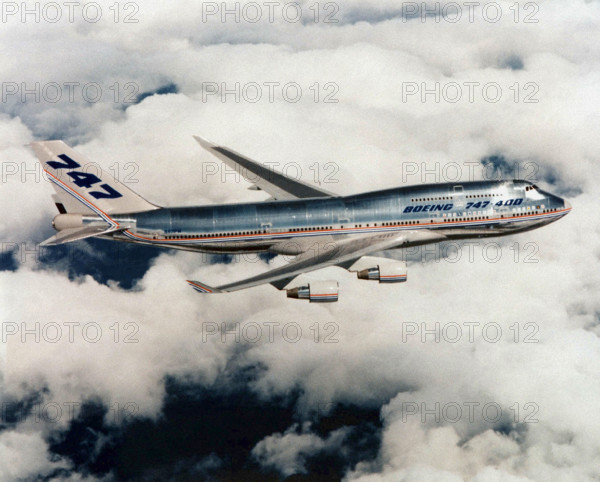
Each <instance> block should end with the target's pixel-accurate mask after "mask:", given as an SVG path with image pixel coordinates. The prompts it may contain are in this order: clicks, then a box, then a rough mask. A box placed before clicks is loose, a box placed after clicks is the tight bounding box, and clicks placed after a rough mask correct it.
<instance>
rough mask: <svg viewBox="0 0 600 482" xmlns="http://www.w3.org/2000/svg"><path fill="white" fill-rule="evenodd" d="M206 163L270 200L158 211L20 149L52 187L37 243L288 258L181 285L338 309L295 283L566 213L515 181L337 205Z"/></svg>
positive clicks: (48, 155)
mask: <svg viewBox="0 0 600 482" xmlns="http://www.w3.org/2000/svg"><path fill="white" fill-rule="evenodd" d="M194 138H195V139H196V141H197V142H198V143H199V144H200V146H202V147H203V148H204V149H206V150H207V151H208V152H210V153H211V154H212V155H214V156H215V157H217V158H218V159H220V160H221V161H223V162H224V163H225V164H226V165H228V166H229V167H231V168H234V169H235V170H236V171H237V172H238V173H239V174H240V175H241V176H242V177H243V178H244V179H245V180H247V181H248V182H250V183H251V184H253V186H252V187H250V189H255V190H263V191H265V192H267V193H268V194H269V195H270V196H271V198H269V199H267V200H265V201H261V202H253V203H238V204H225V205H206V206H191V207H160V206H157V205H156V204H153V203H151V202H149V201H147V200H146V199H144V198H142V197H141V196H139V195H138V194H136V193H135V192H133V191H132V190H130V189H129V188H128V187H126V186H125V185H123V184H122V183H120V182H119V181H118V180H116V179H114V178H113V177H112V176H110V175H109V174H107V173H106V172H102V173H97V174H98V175H96V174H94V173H92V172H88V170H89V169H88V170H86V169H85V166H86V164H87V163H88V161H87V160H86V159H85V158H84V157H83V156H81V155H80V154H78V153H77V152H75V151H74V150H73V149H72V148H71V147H69V146H68V145H67V144H65V143H64V142H62V141H59V140H56V141H41V142H33V143H32V144H31V147H32V149H33V151H34V152H35V154H36V156H37V158H38V159H39V161H40V163H41V165H42V168H43V170H44V171H45V172H46V173H47V177H48V178H49V179H50V181H52V183H53V187H54V189H55V194H54V196H53V198H54V202H55V205H56V207H57V209H58V211H59V214H58V215H57V216H56V217H55V218H54V220H53V222H52V225H53V227H54V229H55V230H56V231H57V233H56V234H55V235H54V236H52V237H51V238H49V239H47V240H46V241H44V242H43V243H41V245H44V246H47V245H58V244H62V243H68V242H72V241H76V240H81V239H86V238H91V237H97V238H101V239H110V240H113V241H122V242H128V243H138V244H144V245H149V246H158V247H162V248H175V249H182V250H188V251H196V252H207V253H216V254H219V253H220V254H223V253H227V254H236V253H264V252H266V253H272V254H276V255H292V256H294V258H293V260H292V261H290V262H289V263H288V264H286V265H284V266H281V267H278V268H274V269H271V270H268V271H266V272H264V273H261V274H259V275H256V276H252V277H250V278H247V279H243V280H241V281H234V282H232V283H228V284H225V285H223V286H218V287H211V286H209V285H207V284H205V283H203V282H200V281H193V280H188V281H187V282H188V283H189V285H190V286H191V287H192V288H193V289H195V290H196V291H198V292H200V293H224V292H232V291H237V290H242V289H246V288H251V287H254V286H258V285H262V284H266V283H270V284H271V285H273V286H275V287H276V288H278V289H279V290H285V291H286V293H287V296H288V297H289V298H296V299H304V300H308V301H310V302H334V301H337V300H338V296H339V284H338V282H337V281H332V280H325V281H324V280H312V281H306V280H305V279H303V278H305V276H304V274H305V273H307V272H310V271H314V270H318V269H321V268H325V267H328V266H338V267H341V268H345V269H346V270H348V271H350V272H356V274H357V277H358V278H359V279H361V280H375V281H378V282H379V283H398V282H404V281H406V280H407V269H406V263H405V262H402V261H398V260H395V259H389V258H385V257H375V256H372V255H373V254H374V253H378V252H381V251H385V250H390V249H398V248H406V247H409V246H416V245H423V244H428V243H439V242H441V241H445V240H455V239H467V238H483V237H491V236H504V235H509V234H515V233H522V232H524V231H529V230H531V229H536V228H539V227H541V226H544V225H546V224H549V223H552V222H554V221H556V220H558V219H559V218H561V217H563V216H565V215H566V214H568V213H569V212H570V210H571V205H570V204H569V202H568V201H566V200H565V199H562V198H560V197H558V196H556V195H554V194H551V193H549V192H546V191H544V190H542V189H540V188H538V187H537V186H536V185H535V184H532V183H531V182H528V181H525V180H512V181H510V180H502V181H469V182H454V183H435V184H422V185H414V186H402V187H394V188H391V189H384V190H379V191H372V192H366V193H361V194H355V195H350V196H338V195H336V194H334V193H331V192H329V191H326V190H324V189H322V188H321V187H318V186H315V185H311V184H307V183H304V182H302V181H299V180H296V179H292V178H290V177H288V176H285V175H283V174H282V173H279V172H276V171H274V170H273V169H269V168H267V167H265V166H264V165H262V164H260V163H258V162H255V161H253V160H251V159H249V158H248V157H246V156H243V155H242V154H239V153H237V152H235V151H233V150H231V149H229V148H227V147H224V146H220V145H216V144H213V143H211V142H209V141H207V140H205V139H202V138H200V137H197V136H194Z"/></svg>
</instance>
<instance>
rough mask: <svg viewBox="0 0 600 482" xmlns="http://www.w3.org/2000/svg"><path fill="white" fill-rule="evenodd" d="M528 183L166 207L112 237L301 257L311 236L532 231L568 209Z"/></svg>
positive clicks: (127, 219) (131, 218)
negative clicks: (410, 231)
mask: <svg viewBox="0 0 600 482" xmlns="http://www.w3.org/2000/svg"><path fill="white" fill-rule="evenodd" d="M570 209H571V207H570V205H569V203H568V202H566V201H565V200H564V199H562V198H560V197H558V196H556V195H554V194H551V193H549V192H546V191H543V190H541V189H539V188H538V187H537V186H535V185H534V184H532V183H530V182H527V181H520V180H515V181H477V182H466V183H460V184H459V183H440V184H423V185H417V186H407V187H398V188H393V189H386V190H382V191H374V192H367V193H362V194H357V195H352V196H345V197H331V198H312V199H302V200H293V201H271V202H269V201H267V202H264V201H263V202H259V203H240V204H227V205H210V206H196V207H175V208H161V209H157V210H153V211H148V212H138V213H131V214H125V215H119V216H117V218H116V220H117V221H119V222H122V223H127V224H129V225H130V226H131V228H130V229H128V230H126V231H123V232H120V233H118V234H115V235H113V236H112V239H116V240H120V241H126V242H137V243H143V244H149V245H155V246H162V247H171V248H177V249H186V250H194V251H206V252H213V253H223V252H225V253H236V252H261V251H273V252H276V253H288V254H297V253H298V252H301V251H302V250H304V249H305V248H304V247H305V246H306V243H307V242H310V241H314V238H321V239H323V238H324V237H327V239H332V237H333V239H335V237H336V236H351V235H365V234H368V233H385V232H390V233H397V232H398V231H401V230H431V231H435V232H437V233H439V234H441V235H443V236H444V237H445V238H447V239H457V238H471V237H487V236H500V235H506V234H512V233H517V232H522V231H526V230H530V229H534V228H537V227H540V226H543V225H545V224H548V223H550V222H553V221H555V220H557V219H558V218H560V217H562V216H564V215H565V214H567V213H568V212H569V211H570Z"/></svg>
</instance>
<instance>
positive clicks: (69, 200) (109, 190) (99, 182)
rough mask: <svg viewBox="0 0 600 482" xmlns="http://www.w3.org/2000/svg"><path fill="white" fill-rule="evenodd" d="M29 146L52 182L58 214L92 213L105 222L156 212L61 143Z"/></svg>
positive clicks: (154, 206) (149, 205) (149, 204)
mask: <svg viewBox="0 0 600 482" xmlns="http://www.w3.org/2000/svg"><path fill="white" fill-rule="evenodd" d="M31 147H32V149H33V151H34V152H35V155H36V156H37V158H38V159H39V161H40V163H41V164H42V168H43V169H44V171H45V172H46V173H47V174H48V178H49V179H50V180H51V181H52V182H53V185H54V189H55V190H56V195H55V196H54V201H55V203H56V207H57V208H58V210H59V212H60V213H61V214H63V213H80V214H89V213H95V214H98V215H100V216H101V217H102V218H105V219H106V217H109V215H112V214H119V213H131V212H139V211H150V210H153V209H159V207H158V206H156V205H154V204H152V203H150V202H148V201H146V200H145V199H144V198H143V197H141V196H139V195H138V194H136V193H135V192H133V191H132V190H131V189H129V188H127V187H126V186H125V185H123V184H121V183H120V182H119V181H117V180H116V179H115V178H114V177H113V176H111V175H110V174H109V173H107V172H106V171H102V172H97V171H98V169H97V165H96V164H94V165H93V166H92V165H90V164H89V163H88V161H87V159H85V157H83V156H82V155H81V154H78V153H77V152H75V151H74V150H73V149H71V148H70V147H69V146H68V145H66V144H65V143H64V142H63V141H44V142H33V143H32V144H31Z"/></svg>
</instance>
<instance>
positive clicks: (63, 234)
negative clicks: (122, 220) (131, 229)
mask: <svg viewBox="0 0 600 482" xmlns="http://www.w3.org/2000/svg"><path fill="white" fill-rule="evenodd" d="M122 229H127V226H120V227H112V226H106V225H104V226H84V227H82V228H67V229H63V230H61V231H59V232H58V233H57V234H55V235H54V236H52V237H51V238H48V239H47V240H46V241H44V242H42V243H40V246H55V245H57V244H64V243H70V242H72V241H78V240H80V239H85V238H92V237H94V236H100V235H102V234H108V233H112V232H114V231H120V230H122Z"/></svg>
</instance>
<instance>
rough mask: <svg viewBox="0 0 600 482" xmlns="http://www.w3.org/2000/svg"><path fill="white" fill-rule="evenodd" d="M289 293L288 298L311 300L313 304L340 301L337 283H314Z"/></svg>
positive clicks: (291, 290) (290, 290) (288, 291)
mask: <svg viewBox="0 0 600 482" xmlns="http://www.w3.org/2000/svg"><path fill="white" fill-rule="evenodd" d="M286 291H287V297H288V298H295V299H298V300H309V301H310V302H311V303H331V302H334V301H337V300H338V295H339V284H338V282H337V281H313V282H311V283H308V284H307V285H306V286H298V287H296V288H291V289H289V290H286Z"/></svg>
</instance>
